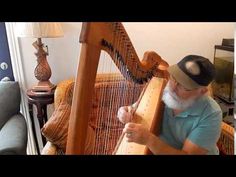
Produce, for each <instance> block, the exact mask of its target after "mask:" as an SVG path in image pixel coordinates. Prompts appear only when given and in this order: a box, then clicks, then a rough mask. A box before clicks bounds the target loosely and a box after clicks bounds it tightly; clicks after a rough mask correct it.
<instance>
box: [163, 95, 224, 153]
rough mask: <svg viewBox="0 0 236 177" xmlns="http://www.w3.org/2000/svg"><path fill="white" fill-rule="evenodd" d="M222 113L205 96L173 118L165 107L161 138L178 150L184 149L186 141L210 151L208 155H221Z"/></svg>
mask: <svg viewBox="0 0 236 177" xmlns="http://www.w3.org/2000/svg"><path fill="white" fill-rule="evenodd" d="M221 121H222V111H221V109H220V107H219V105H218V104H217V103H216V101H215V100H214V99H212V98H211V97H209V96H203V97H201V98H200V99H198V100H197V101H196V102H195V103H194V104H193V105H192V106H191V107H189V108H188V109H186V110H185V111H184V112H181V113H180V114H179V115H177V116H173V112H172V110H171V109H170V108H168V107H167V106H165V110H164V117H163V121H162V126H161V134H160V138H161V139H162V140H163V141H164V142H166V143H167V144H169V145H170V146H172V147H174V148H176V149H182V147H183V144H184V142H185V140H186V139H188V140H190V141H191V142H192V143H194V144H196V145H198V146H200V147H202V148H205V149H207V150H208V154H212V155H213V154H219V150H218V148H217V145H216V143H217V141H218V139H219V137H220V133H221Z"/></svg>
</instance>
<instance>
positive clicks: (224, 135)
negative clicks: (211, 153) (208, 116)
mask: <svg viewBox="0 0 236 177" xmlns="http://www.w3.org/2000/svg"><path fill="white" fill-rule="evenodd" d="M217 144H218V147H219V149H220V151H221V152H222V153H223V154H227V155H234V128H233V127H232V126H230V125H228V124H226V123H224V122H222V123H221V135H220V139H219V141H218V143H217Z"/></svg>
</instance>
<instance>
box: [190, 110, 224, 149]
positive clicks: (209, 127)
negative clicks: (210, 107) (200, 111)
mask: <svg viewBox="0 0 236 177" xmlns="http://www.w3.org/2000/svg"><path fill="white" fill-rule="evenodd" d="M221 122H222V112H221V111H217V112H213V113H211V114H209V115H208V116H207V117H205V118H204V119H202V120H201V121H200V122H199V125H198V126H197V127H196V128H195V129H194V130H193V131H192V132H191V133H190V134H189V136H188V138H187V139H188V140H190V141H191V142H192V143H194V144H196V145H198V146H200V147H202V148H204V149H207V150H208V151H210V150H211V149H212V148H213V147H215V146H216V143H217V141H218V139H219V137H220V133H221Z"/></svg>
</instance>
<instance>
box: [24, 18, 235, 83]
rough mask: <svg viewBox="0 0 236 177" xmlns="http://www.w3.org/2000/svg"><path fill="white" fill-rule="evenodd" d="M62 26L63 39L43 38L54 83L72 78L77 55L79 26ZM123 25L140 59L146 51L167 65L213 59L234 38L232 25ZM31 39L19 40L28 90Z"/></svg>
mask: <svg viewBox="0 0 236 177" xmlns="http://www.w3.org/2000/svg"><path fill="white" fill-rule="evenodd" d="M62 25H63V29H64V32H65V35H64V37H63V38H55V39H43V42H44V43H45V44H46V45H48V48H49V56H48V62H49V64H50V66H51V69H52V77H51V81H52V82H53V83H55V84H57V83H58V82H59V81H61V80H64V79H67V78H70V77H74V76H75V74H76V69H77V64H78V57H79V52H80V44H79V33H80V30H81V23H62ZM124 26H125V28H126V30H127V32H128V34H129V36H130V38H131V41H132V43H133V45H134V47H135V49H136V51H137V54H138V56H139V57H140V58H142V56H143V53H144V52H145V51H147V50H154V51H156V52H157V53H158V54H159V55H161V56H162V58H164V59H165V60H166V61H167V62H168V63H169V64H174V63H176V62H178V61H179V60H180V59H181V58H183V57H184V56H185V55H188V54H198V55H203V56H205V57H207V58H209V59H210V60H212V59H213V54H214V45H216V44H221V41H222V38H233V37H234V27H235V24H234V23H155V22H153V23H134V22H126V23H124ZM34 40H35V39H31V38H20V46H21V55H22V59H23V61H22V62H23V67H24V71H25V77H26V81H27V83H26V86H27V87H31V86H32V85H34V84H35V83H36V82H37V80H36V79H35V77H34V74H33V73H34V68H35V66H36V57H35V55H34V52H35V49H34V48H33V46H32V42H34ZM107 61H108V60H107Z"/></svg>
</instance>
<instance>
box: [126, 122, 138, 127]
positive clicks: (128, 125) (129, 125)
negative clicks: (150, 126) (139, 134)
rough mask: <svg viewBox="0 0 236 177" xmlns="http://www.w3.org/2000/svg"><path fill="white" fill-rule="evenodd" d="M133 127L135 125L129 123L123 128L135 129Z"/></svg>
mask: <svg viewBox="0 0 236 177" xmlns="http://www.w3.org/2000/svg"><path fill="white" fill-rule="evenodd" d="M135 127H136V123H132V122H130V123H127V124H125V128H135Z"/></svg>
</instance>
